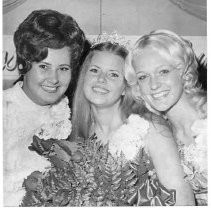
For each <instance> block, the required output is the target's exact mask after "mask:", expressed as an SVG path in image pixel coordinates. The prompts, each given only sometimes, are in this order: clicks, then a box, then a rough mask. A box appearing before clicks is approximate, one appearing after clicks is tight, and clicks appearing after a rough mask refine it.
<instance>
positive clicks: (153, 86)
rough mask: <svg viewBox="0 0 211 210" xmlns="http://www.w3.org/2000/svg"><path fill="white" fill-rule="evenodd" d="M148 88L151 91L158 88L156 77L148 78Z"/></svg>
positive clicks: (158, 82) (158, 83)
mask: <svg viewBox="0 0 211 210" xmlns="http://www.w3.org/2000/svg"><path fill="white" fill-rule="evenodd" d="M150 87H151V89H152V90H155V89H157V88H159V87H160V81H159V79H158V78H157V77H156V76H152V77H151V78H150Z"/></svg>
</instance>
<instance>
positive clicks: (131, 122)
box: [109, 114, 149, 160]
mask: <svg viewBox="0 0 211 210" xmlns="http://www.w3.org/2000/svg"><path fill="white" fill-rule="evenodd" d="M148 128H149V122H148V121H146V120H145V119H143V118H141V117H140V116H139V115H135V114H132V115H130V117H129V118H128V119H127V122H126V124H124V125H122V126H121V127H120V128H119V129H118V130H117V131H116V132H115V134H114V135H113V136H112V137H111V139H110V142H109V152H110V153H111V154H112V155H113V156H114V157H115V156H116V157H118V156H119V155H120V154H121V153H123V154H124V156H125V158H126V159H127V160H132V159H134V157H135V156H136V155H137V153H138V151H139V149H140V147H144V145H145V143H144V141H143V137H144V136H145V135H146V134H147V131H148Z"/></svg>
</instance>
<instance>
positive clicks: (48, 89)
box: [42, 85, 57, 91]
mask: <svg viewBox="0 0 211 210" xmlns="http://www.w3.org/2000/svg"><path fill="white" fill-rule="evenodd" d="M42 87H43V89H44V90H46V91H56V89H57V87H55V86H44V85H43V86H42Z"/></svg>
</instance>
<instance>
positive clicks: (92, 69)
mask: <svg viewBox="0 0 211 210" xmlns="http://www.w3.org/2000/svg"><path fill="white" fill-rule="evenodd" d="M89 71H90V72H92V73H97V72H98V69H95V68H91V69H89Z"/></svg>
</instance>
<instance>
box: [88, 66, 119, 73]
mask: <svg viewBox="0 0 211 210" xmlns="http://www.w3.org/2000/svg"><path fill="white" fill-rule="evenodd" d="M91 67H97V68H98V69H102V68H101V67H99V66H97V65H90V68H91ZM109 71H116V72H120V71H119V70H117V69H109Z"/></svg>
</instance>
